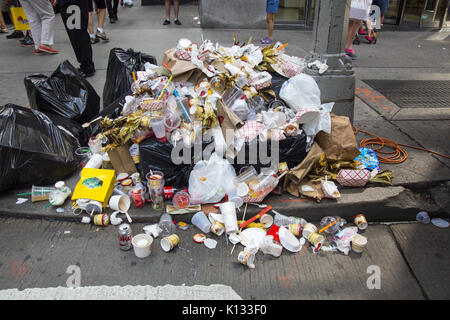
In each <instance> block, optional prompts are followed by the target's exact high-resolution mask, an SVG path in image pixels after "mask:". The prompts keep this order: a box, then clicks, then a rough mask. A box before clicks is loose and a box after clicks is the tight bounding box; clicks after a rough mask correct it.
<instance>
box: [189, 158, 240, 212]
mask: <svg viewBox="0 0 450 320" xmlns="http://www.w3.org/2000/svg"><path fill="white" fill-rule="evenodd" d="M235 178H236V172H235V171H234V168H233V166H232V165H231V164H230V163H229V162H228V161H227V160H226V159H223V158H221V157H220V156H219V155H217V154H216V153H213V154H212V155H211V157H210V158H209V160H208V161H205V160H203V161H200V162H198V163H197V164H196V165H195V166H194V169H193V170H192V171H191V174H190V176H189V195H190V196H191V203H192V204H201V203H216V202H219V201H220V200H222V199H223V197H224V196H225V194H231V193H233V191H234V190H233V189H234V188H235V186H234V184H233V181H234V179H235Z"/></svg>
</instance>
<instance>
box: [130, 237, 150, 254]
mask: <svg viewBox="0 0 450 320" xmlns="http://www.w3.org/2000/svg"><path fill="white" fill-rule="evenodd" d="M131 244H132V245H133V250H134V254H135V255H136V257H138V258H146V257H148V256H149V255H150V253H152V244H153V238H152V237H151V236H149V235H147V234H145V233H141V234H138V235H136V236H134V237H133V238H132V239H131Z"/></svg>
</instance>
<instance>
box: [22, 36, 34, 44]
mask: <svg viewBox="0 0 450 320" xmlns="http://www.w3.org/2000/svg"><path fill="white" fill-rule="evenodd" d="M19 42H20V45H21V46H22V47H31V46H34V41H33V38H31V37H30V36H29V35H26V36H25V38H23V39H22V40H20V41H19Z"/></svg>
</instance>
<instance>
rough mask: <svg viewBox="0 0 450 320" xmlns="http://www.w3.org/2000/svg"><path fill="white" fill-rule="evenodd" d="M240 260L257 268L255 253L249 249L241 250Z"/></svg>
mask: <svg viewBox="0 0 450 320" xmlns="http://www.w3.org/2000/svg"><path fill="white" fill-rule="evenodd" d="M238 261H239V262H240V263H242V264H243V265H246V266H247V267H249V268H251V269H253V268H255V263H254V262H255V254H254V253H252V252H248V251H241V252H239V255H238Z"/></svg>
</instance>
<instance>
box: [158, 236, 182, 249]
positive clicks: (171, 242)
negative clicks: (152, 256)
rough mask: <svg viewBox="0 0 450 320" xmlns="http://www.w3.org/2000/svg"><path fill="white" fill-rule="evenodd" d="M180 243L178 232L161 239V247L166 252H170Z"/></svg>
mask: <svg viewBox="0 0 450 320" xmlns="http://www.w3.org/2000/svg"><path fill="white" fill-rule="evenodd" d="M179 243H180V237H179V236H178V235H177V234H175V233H174V234H171V235H170V236H168V237H165V238H162V239H161V248H162V249H163V250H164V251H165V252H169V251H170V250H172V249H173V248H175V247H176V246H177V245H178V244H179Z"/></svg>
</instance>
